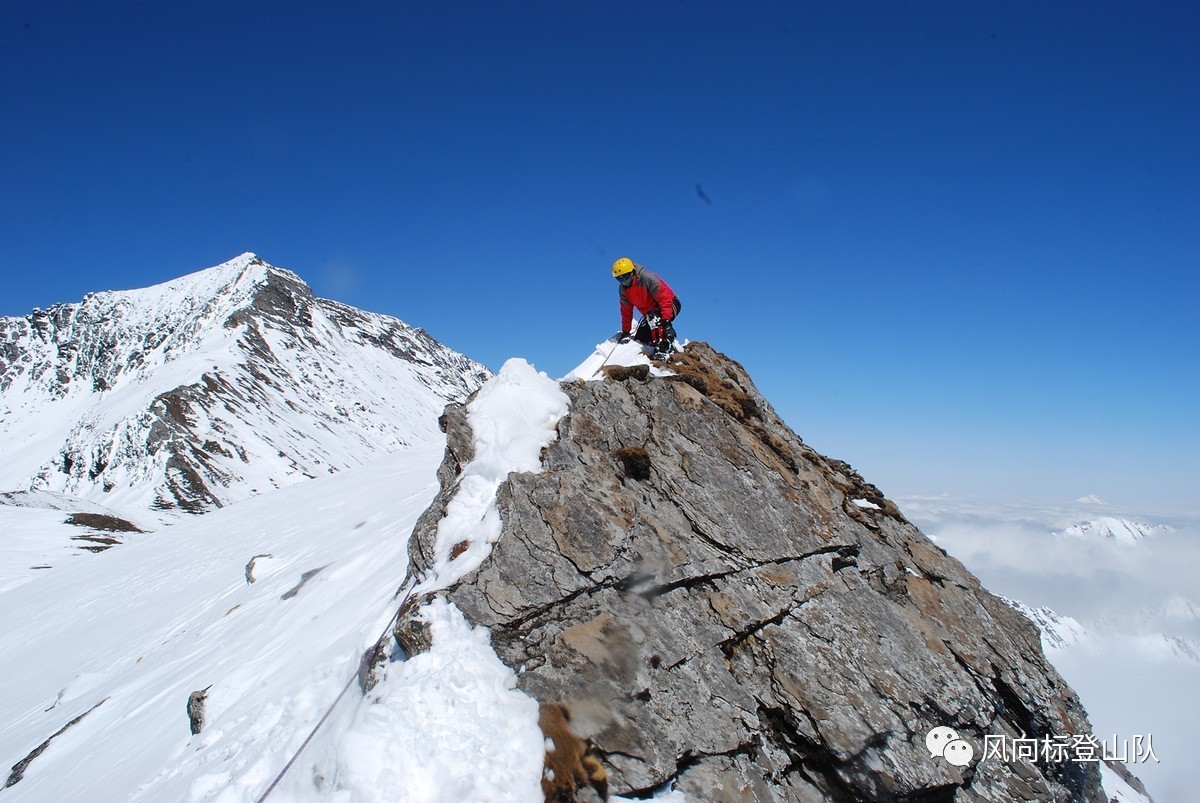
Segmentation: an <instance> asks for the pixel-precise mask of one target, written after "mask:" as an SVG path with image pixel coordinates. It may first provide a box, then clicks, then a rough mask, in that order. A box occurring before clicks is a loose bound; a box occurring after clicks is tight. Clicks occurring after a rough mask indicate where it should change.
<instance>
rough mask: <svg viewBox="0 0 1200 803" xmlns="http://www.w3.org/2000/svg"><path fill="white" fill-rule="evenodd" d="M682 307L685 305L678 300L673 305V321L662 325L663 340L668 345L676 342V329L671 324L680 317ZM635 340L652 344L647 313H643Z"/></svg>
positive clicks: (634, 336) (634, 334)
mask: <svg viewBox="0 0 1200 803" xmlns="http://www.w3.org/2000/svg"><path fill="white" fill-rule="evenodd" d="M682 307H683V305H682V304H680V303H679V299H678V298H676V299H675V303H674V304H672V309H673V310H674V314H673V315H671V320H670V321H667V322H666V323H664V324H663V325H662V327H663V339H664V340H666V341H667V342H668V343H670V342H672V341H674V340H675V327H674V326H672V325H671V324H672V323H674V321H675V319H676V318H678V317H679V310H680V309H681V308H682ZM655 313H656V314H657V311H655ZM633 339H634V340H636V341H637V342H639V343H649V342H651V333H650V324H649V323H647V322H646V313H643V315H642V322H641V323H639V324H638V328H637V331H636V332H634V333H633Z"/></svg>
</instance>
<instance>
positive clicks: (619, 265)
mask: <svg viewBox="0 0 1200 803" xmlns="http://www.w3.org/2000/svg"><path fill="white" fill-rule="evenodd" d="M632 272H633V260H632V259H630V258H629V257H621V258H620V259H618V260H617V261H616V262H614V263H613V278H614V279H615V278H617V277H618V276H624V275H625V274H626V273H632Z"/></svg>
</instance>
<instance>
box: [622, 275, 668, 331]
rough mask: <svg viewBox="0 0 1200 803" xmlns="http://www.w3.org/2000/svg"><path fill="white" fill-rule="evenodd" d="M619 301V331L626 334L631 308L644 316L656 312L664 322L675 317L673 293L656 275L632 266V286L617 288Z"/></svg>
mask: <svg viewBox="0 0 1200 803" xmlns="http://www.w3.org/2000/svg"><path fill="white" fill-rule="evenodd" d="M617 291H618V295H619V296H620V299H621V331H623V332H628V331H629V327H630V326H631V325H633V308H634V307H637V308H638V310H639V311H640V312H641V313H642V314H643V315H645V314H646V313H648V312H657V313H658V314H659V316H661V317H662V319H663V320H664V321H669V320H671V319H672V318H674V317H675V292H674V291H673V290H672V289H671V288H670V287H668V286H667V283H666V282H664V281H663V280H662V279H660V278H659V277H658V275H657V274H655V273H651V272H650V271H648V270H646V269H645V268H643V267H642V266H641V265H637V264H635V265H634V266H633V284H631V285H629V286H628V287H618V288H617Z"/></svg>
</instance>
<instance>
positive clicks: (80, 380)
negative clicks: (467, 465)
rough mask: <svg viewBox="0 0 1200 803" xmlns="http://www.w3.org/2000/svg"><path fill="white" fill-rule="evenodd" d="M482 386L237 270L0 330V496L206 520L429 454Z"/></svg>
mask: <svg viewBox="0 0 1200 803" xmlns="http://www.w3.org/2000/svg"><path fill="white" fill-rule="evenodd" d="M487 375H488V373H487V370H486V369H485V368H483V367H482V366H480V365H478V364H476V363H474V362H472V361H470V360H468V359H467V358H465V357H463V356H462V355H460V354H457V353H455V352H453V351H451V350H449V349H447V348H446V347H444V346H442V345H441V344H439V343H437V342H436V341H434V340H433V339H432V338H430V337H429V336H428V335H427V334H426V333H425V332H423V331H421V330H419V329H415V328H413V327H411V326H409V325H407V324H405V323H404V322H402V321H399V320H397V319H395V318H390V317H388V316H384V315H377V314H374V313H369V312H363V311H361V310H357V309H355V308H353V307H349V306H346V305H344V304H339V303H337V302H332V301H327V300H325V299H319V298H317V297H316V296H315V295H314V294H313V293H312V290H311V289H310V288H309V287H308V285H307V284H305V283H304V281H303V280H302V279H301V278H300V277H299V276H297V275H296V274H295V273H292V272H291V271H288V270H284V269H281V268H276V267H274V266H271V265H268V264H267V263H266V262H264V261H263V260H262V259H260V258H259V257H258V256H256V255H255V254H253V253H244V254H241V255H240V256H238V257H236V258H234V259H231V260H229V261H228V262H225V263H223V264H220V265H217V266H215V267H211V268H208V269H206V270H201V271H197V272H195V273H191V274H188V275H186V276H182V277H180V278H178V279H174V280H172V281H169V282H164V283H162V284H157V285H154V286H151V287H146V288H141V289H137V290H121V291H107V292H97V293H89V294H88V295H87V296H86V297H85V298H84V299H83V301H81V302H78V303H74V304H58V305H55V306H53V307H50V308H49V309H47V310H35V311H34V312H32V313H31V314H29V315H27V316H25V317H21V318H0V490H48V491H55V492H58V493H62V494H67V495H69V496H76V497H81V498H84V499H88V500H90V501H93V502H96V503H100V504H103V505H106V506H108V507H115V508H116V509H126V510H128V511H129V512H130V513H131V514H136V513H137V512H138V511H146V510H151V509H155V510H159V511H164V510H166V511H170V510H178V509H183V510H189V511H193V512H199V511H201V510H204V509H208V508H210V507H215V506H220V505H223V504H227V503H228V502H231V501H236V500H238V499H242V498H245V497H247V496H252V495H254V494H256V493H259V492H262V491H266V490H269V489H271V488H274V487H281V486H283V485H287V484H290V483H292V482H295V481H297V480H299V479H303V478H306V477H312V476H318V475H321V474H326V473H332V472H334V471H337V470H340V469H342V468H346V467H349V466H352V465H359V464H361V463H363V462H366V461H367V460H370V459H373V458H375V457H376V456H378V455H381V454H384V453H387V452H390V451H394V450H396V449H399V448H402V447H404V446H410V445H414V444H416V443H420V442H424V441H426V440H428V439H429V438H431V437H436V435H437V424H436V421H437V416H438V415H439V414H440V412H441V410H442V408H443V407H444V405H445V404H446V403H447V402H448V401H451V400H456V399H461V398H464V397H465V396H466V395H467V394H469V393H470V392H471V391H473V390H474V389H475V388H476V387H478V386H479V384H480V383H481V382H482V381H483V380H484V379H485V378H486V377H487Z"/></svg>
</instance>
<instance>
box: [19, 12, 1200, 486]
mask: <svg viewBox="0 0 1200 803" xmlns="http://www.w3.org/2000/svg"><path fill="white" fill-rule="evenodd" d="M748 9H753V10H748ZM1197 41H1200V11H1197V10H1196V9H1195V4H1194V3H1189V2H1177V3H1154V2H1128V3H1107V2H1069V3H1055V2H1049V3H1046V2H1038V3H1014V2H959V1H958V0H954V1H953V2H928V3H915V2H870V3H868V2H804V3H800V2H796V3H754V4H747V3H733V2H723V3H699V2H690V1H687V2H650V3H647V2H639V3H623V2H617V3H613V2H605V3H561V2H556V3H506V2H488V3H484V2H476V3H465V2H452V3H379V4H371V3H334V2H322V3H304V2H280V3H255V2H237V3H234V2H180V3H167V2H144V3H130V2H121V1H120V0H113V1H112V2H105V3H91V2H87V3H56V2H43V1H42V0H38V2H24V3H21V2H16V3H14V2H9V3H5V4H4V5H3V7H2V9H0V82H2V84H0V90H2V92H0V96H2V97H3V102H2V103H0V121H2V125H0V153H3V158H2V159H0V185H2V187H3V192H0V271H2V273H3V290H2V291H0V314H2V315H24V314H26V313H28V312H29V311H30V310H31V309H32V308H33V307H35V306H41V307H45V306H48V305H50V304H52V303H55V302H60V301H76V300H78V299H80V298H81V297H82V296H83V294H84V293H86V292H88V291H92V290H102V289H123V288H130V287H139V286H145V285H148V284H153V283H156V282H159V281H164V280H167V279H170V278H173V277H175V276H178V275H181V274H183V273H187V272H190V271H193V270H197V269H200V268H203V267H207V266H209V265H213V264H217V263H219V262H222V261H224V260H226V259H229V258H232V257H233V256H235V255H237V254H238V253H240V252H242V251H255V252H256V253H258V254H260V255H261V256H262V257H263V258H265V259H266V260H267V261H268V262H271V263H273V264H277V265H281V266H284V267H288V268H291V269H292V270H294V271H296V272H297V273H299V274H300V275H301V276H303V277H304V278H305V279H306V280H307V281H308V282H309V283H310V284H311V285H312V286H313V288H314V289H315V290H316V291H317V292H318V293H319V294H321V295H323V296H326V297H329V298H335V299H338V300H341V301H344V302H347V303H351V304H354V305H357V306H361V307H364V308H366V309H370V310H375V311H379V312H385V313H389V314H392V315H396V316H397V317H400V318H402V319H404V320H406V321H408V322H409V323H412V324H415V325H419V326H423V327H425V328H426V329H428V330H429V332H430V333H431V334H433V335H434V336H435V337H437V338H439V339H440V340H442V341H444V342H446V343H447V344H448V345H450V346H452V347H454V348H456V349H458V350H460V351H462V352H464V353H466V354H468V355H469V356H471V357H474V358H475V359H478V360H480V361H482V362H484V363H486V364H488V365H489V366H491V367H492V368H497V367H499V365H500V364H501V363H502V362H503V361H504V359H505V358H507V357H509V356H513V355H517V356H523V357H526V358H527V359H529V360H530V361H531V362H533V363H534V364H535V365H537V366H538V367H539V368H541V369H542V370H545V371H546V372H547V373H549V374H550V375H552V376H560V375H562V374H564V373H566V372H567V371H568V370H569V369H571V368H572V367H574V365H575V364H576V363H578V362H579V361H580V360H582V359H583V357H585V356H586V355H587V354H588V353H589V352H590V351H591V349H592V347H593V345H594V344H595V343H596V342H597V341H599V340H602V339H603V338H604V337H606V336H608V335H609V334H610V333H611V332H612V331H614V330H615V329H616V327H617V323H618V319H617V309H616V301H615V293H616V291H615V287H614V282H613V281H612V279H611V277H610V275H609V267H610V265H611V263H612V261H613V259H615V258H616V257H618V256H623V255H627V256H630V257H632V258H633V259H634V260H636V261H639V262H642V263H643V264H645V265H647V266H648V267H650V268H651V269H652V270H657V271H658V272H659V273H660V274H661V275H662V276H663V277H664V278H665V279H666V280H667V281H668V282H669V283H671V285H672V286H673V287H674V288H675V289H676V290H677V291H678V293H679V294H680V296H681V297H682V299H683V303H684V311H683V315H682V317H681V318H680V322H679V324H680V325H679V331H680V334H681V335H682V336H685V337H689V338H693V339H702V340H707V341H709V342H711V343H713V344H714V345H715V346H716V347H717V348H718V349H720V350H722V351H724V352H726V353H728V354H729V355H731V356H733V357H735V358H737V359H738V360H740V361H741V362H742V363H743V364H745V365H746V366H747V368H748V369H749V370H750V372H751V374H752V375H753V376H754V378H755V380H756V381H757V382H758V384H759V386H760V388H761V389H762V390H763V391H764V392H765V393H766V394H767V396H768V398H769V399H771V401H772V402H773V403H774V404H775V406H776V407H777V408H779V410H780V412H781V413H782V414H783V415H784V417H785V418H786V419H787V420H788V422H789V423H790V424H791V425H792V426H793V427H794V428H795V429H796V430H797V431H798V432H799V433H800V434H801V436H803V437H805V438H806V440H808V441H809V442H810V443H811V444H813V445H814V446H815V447H816V448H818V449H820V450H821V451H824V452H826V453H829V454H832V455H834V456H836V457H840V458H843V459H846V460H848V461H849V462H851V463H852V464H854V465H855V466H856V467H857V468H859V469H860V470H861V471H862V473H863V474H864V475H865V476H866V477H867V478H868V479H869V480H872V481H874V482H876V483H877V484H879V485H880V486H881V487H882V488H883V490H884V491H885V492H887V493H891V494H905V493H921V492H926V493H938V492H943V491H946V492H952V493H978V492H985V493H988V494H995V495H1010V496H1011V495H1038V496H1047V497H1068V498H1073V497H1075V496H1081V495H1083V494H1086V493H1098V494H1100V495H1102V496H1109V497H1112V498H1113V500H1114V501H1124V502H1147V503H1154V504H1166V503H1170V502H1172V501H1173V502H1176V503H1187V504H1190V503H1200V499H1198V498H1197V496H1198V494H1197V488H1200V370H1198V363H1200V359H1198V355H1200V348H1198V346H1200V335H1198V334H1197V326H1196V318H1197V308H1198V304H1200V292H1198V291H1200V279H1198V278H1197V267H1198V262H1200V145H1198V144H1197V143H1200V47H1198V46H1197V44H1196V42H1197ZM698 184H699V185H701V186H702V188H703V193H704V194H705V195H706V196H707V197H708V199H710V201H711V203H707V202H706V201H705V200H704V199H703V198H701V196H700V194H699V193H697V191H696V187H697V185H698Z"/></svg>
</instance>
